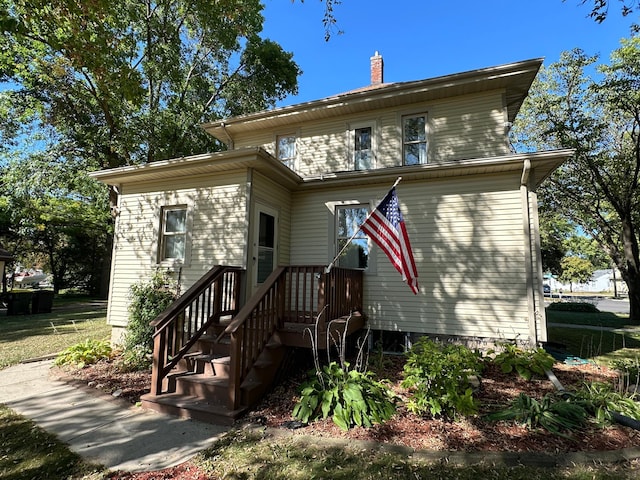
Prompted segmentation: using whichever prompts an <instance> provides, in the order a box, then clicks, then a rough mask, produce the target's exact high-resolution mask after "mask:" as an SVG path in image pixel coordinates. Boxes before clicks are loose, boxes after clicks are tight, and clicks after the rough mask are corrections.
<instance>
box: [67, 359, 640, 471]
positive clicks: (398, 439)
mask: <svg viewBox="0 0 640 480" xmlns="http://www.w3.org/2000/svg"><path fill="white" fill-rule="evenodd" d="M403 362H404V358H403V357H400V356H398V357H389V358H388V359H387V360H386V361H385V362H384V369H383V370H382V371H381V372H380V373H379V374H378V377H379V378H387V379H389V381H390V382H391V385H392V387H393V389H394V391H395V392H396V393H397V394H399V395H401V396H402V395H404V394H406V391H405V390H404V389H403V388H402V387H401V386H400V382H401V379H402V375H401V373H402V365H403ZM553 371H554V373H555V375H556V377H557V378H558V380H559V381H560V383H561V384H562V385H563V386H564V387H565V388H566V389H567V390H572V389H574V388H577V387H579V386H580V385H581V384H582V383H583V382H594V381H598V382H612V381H614V379H615V378H616V372H614V371H612V370H610V369H607V368H606V367H599V366H597V365H594V364H585V365H571V366H569V365H565V364H563V363H556V365H555V366H554V369H553ZM64 373H65V374H66V375H72V376H73V378H75V379H76V380H79V381H82V382H86V384H88V385H90V386H93V387H95V388H96V389H99V390H101V391H105V392H107V393H110V394H113V393H114V392H115V393H116V396H118V397H120V398H123V399H126V400H128V401H130V402H131V403H135V402H137V401H138V399H139V398H140V395H142V394H143V393H146V392H147V391H148V386H149V383H150V373H149V372H135V373H126V374H122V373H118V372H117V369H116V368H115V365H114V363H113V362H106V361H103V362H99V363H98V364H96V365H92V366H89V367H86V368H83V369H81V370H68V369H67V370H66V371H65V372H64ZM304 378H305V375H304V373H302V372H298V373H295V374H291V375H289V376H288V378H287V379H286V380H285V381H283V382H281V383H280V385H279V386H277V387H276V388H275V389H274V390H273V392H272V393H271V394H270V395H268V396H267V397H266V398H265V399H264V401H262V402H261V403H260V404H259V405H258V406H257V407H256V408H255V409H254V410H253V411H251V412H250V413H249V414H248V415H247V416H246V417H245V418H243V419H241V420H239V422H240V423H244V424H246V423H257V424H260V425H264V426H267V427H271V428H289V427H291V425H292V420H294V419H293V418H292V417H291V412H292V410H293V407H294V405H295V402H296V400H297V398H298V391H299V387H300V385H301V383H302V382H303V381H304ZM554 391H555V387H554V386H553V384H552V383H551V382H550V381H549V380H548V379H547V378H535V379H532V380H531V381H526V380H524V379H521V378H520V377H518V376H517V375H516V374H513V373H511V374H504V373H502V372H501V371H500V369H499V368H497V367H495V366H492V365H489V366H488V368H487V369H485V372H484V373H483V376H482V381H481V386H480V388H479V390H478V391H477V392H476V394H475V395H474V396H475V397H476V398H477V399H478V400H479V401H480V404H481V410H480V412H479V413H478V415H476V416H473V417H468V418H462V419H458V420H456V421H455V422H454V421H449V420H444V419H437V418H430V417H420V416H417V415H414V414H412V413H410V412H408V411H407V410H406V408H404V407H403V406H402V405H400V408H399V409H398V413H397V414H396V415H395V417H394V418H393V419H391V420H390V421H388V422H387V423H385V424H383V425H376V426H374V427H372V428H360V427H356V428H353V429H351V430H349V431H347V432H344V431H342V430H341V429H340V428H339V427H337V426H336V425H335V424H334V423H333V421H332V420H331V419H325V420H320V421H316V422H313V423H311V424H310V425H307V426H304V427H302V428H298V429H294V430H291V432H292V434H294V435H317V436H321V437H335V438H347V439H357V440H373V441H377V442H384V443H390V444H397V445H403V446H407V447H411V448H414V449H428V450H438V451H445V450H448V451H464V452H500V451H504V452H506V451H509V452H551V453H562V452H574V451H608V450H617V449H622V448H628V447H640V432H638V431H636V430H633V429H631V428H628V427H624V426H619V425H614V426H611V427H608V428H605V429H602V428H598V427H596V426H595V425H589V426H588V427H586V428H585V429H583V430H582V431H580V432H577V433H576V434H575V435H574V436H573V438H571V439H567V438H563V437H560V436H557V435H552V434H550V433H549V432H546V431H543V430H529V429H527V428H526V426H523V425H518V424H514V423H512V422H495V423H494V422H488V421H486V420H485V419H484V418H483V416H484V415H485V414H487V413H489V412H492V411H495V410H497V409H499V408H500V407H503V406H505V405H507V404H508V403H509V402H510V400H511V399H514V398H516V397H517V396H518V395H519V394H520V393H526V394H527V395H529V396H531V397H534V398H536V399H541V398H542V397H543V396H544V395H545V394H546V393H551V392H554ZM181 468H182V469H183V470H184V469H186V471H182V472H181V473H180V476H166V477H165V476H162V475H164V473H162V472H155V476H152V477H145V476H144V475H143V474H135V475H142V476H135V475H134V474H124V473H119V474H114V475H116V476H112V477H110V478H113V479H129V480H145V479H146V478H156V479H163V478H183V479H187V480H191V479H200V478H206V477H202V476H199V475H202V472H199V471H198V470H197V469H194V467H193V466H191V465H184V466H181ZM177 473H178V472H176V471H174V472H169V471H167V473H166V474H167V475H170V474H173V475H177ZM118 475H119V476H118ZM127 475H130V476H127ZM190 475H191V476H190Z"/></svg>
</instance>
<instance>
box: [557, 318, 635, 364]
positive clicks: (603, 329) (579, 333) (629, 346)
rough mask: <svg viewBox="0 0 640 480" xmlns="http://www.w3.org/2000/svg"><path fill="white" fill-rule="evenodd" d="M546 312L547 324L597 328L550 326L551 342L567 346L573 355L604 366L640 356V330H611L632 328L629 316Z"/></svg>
mask: <svg viewBox="0 0 640 480" xmlns="http://www.w3.org/2000/svg"><path fill="white" fill-rule="evenodd" d="M546 313H547V322H548V323H554V324H564V325H588V326H591V327H596V328H592V329H586V328H585V329H582V328H575V327H562V326H552V327H548V329H547V333H548V340H549V342H552V343H555V344H558V345H563V346H565V347H566V349H567V352H568V353H569V354H570V355H574V356H577V357H581V358H585V359H589V360H594V361H597V362H603V363H609V362H610V361H611V360H612V359H616V358H631V359H634V358H637V357H639V356H640V330H639V331H638V332H633V333H630V332H622V331H610V330H609V329H612V328H613V329H621V328H625V327H633V325H631V324H630V323H629V316H628V315H622V314H614V313H610V312H598V313H583V312H562V311H554V310H548V309H547V312H546ZM636 327H637V325H636Z"/></svg>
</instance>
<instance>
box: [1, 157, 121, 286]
mask: <svg viewBox="0 0 640 480" xmlns="http://www.w3.org/2000/svg"><path fill="white" fill-rule="evenodd" d="M78 168H79V165H78V164H72V163H71V162H69V161H65V162H59V161H56V159H52V158H49V157H42V156H39V155H35V154H34V155H31V156H30V157H29V161H22V160H13V161H11V162H9V164H8V165H7V166H5V167H4V168H3V171H2V180H0V219H4V221H3V222H2V224H0V227H1V228H2V230H0V235H2V236H3V237H4V239H5V240H6V243H5V244H6V245H7V246H8V247H9V248H10V249H11V251H12V252H13V253H14V255H15V256H16V257H17V258H18V259H20V260H21V262H22V263H23V264H24V265H25V266H28V267H30V266H32V265H33V264H39V265H40V266H41V267H44V268H45V270H46V271H48V272H51V273H52V274H53V284H54V289H55V290H56V291H59V290H60V289H61V288H68V287H79V288H82V289H84V290H87V291H89V293H91V294H98V293H99V290H100V286H101V283H100V273H101V266H102V263H103V261H104V259H105V258H108V257H109V250H108V247H107V246H108V236H109V234H110V215H109V208H108V195H107V189H106V187H105V186H104V185H99V184H98V183H97V182H96V181H95V180H92V179H91V178H89V177H88V176H87V175H86V172H83V171H82V170H78Z"/></svg>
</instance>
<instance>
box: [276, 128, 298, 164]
mask: <svg viewBox="0 0 640 480" xmlns="http://www.w3.org/2000/svg"><path fill="white" fill-rule="evenodd" d="M276 157H277V159H278V160H280V161H281V162H282V163H284V164H285V165H286V166H287V167H289V168H290V169H292V170H293V169H294V167H295V159H296V136H295V135H278V136H277V138H276Z"/></svg>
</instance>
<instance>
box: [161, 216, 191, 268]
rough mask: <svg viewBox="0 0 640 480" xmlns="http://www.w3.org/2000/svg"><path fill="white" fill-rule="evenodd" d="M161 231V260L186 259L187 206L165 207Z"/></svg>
mask: <svg viewBox="0 0 640 480" xmlns="http://www.w3.org/2000/svg"><path fill="white" fill-rule="evenodd" d="M160 231H161V235H160V261H161V262H162V261H167V260H174V261H176V260H177V261H184V259H185V252H186V245H187V207H186V206H172V207H163V208H162V226H161V230H160Z"/></svg>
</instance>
